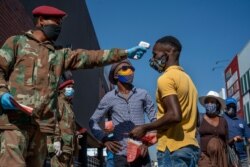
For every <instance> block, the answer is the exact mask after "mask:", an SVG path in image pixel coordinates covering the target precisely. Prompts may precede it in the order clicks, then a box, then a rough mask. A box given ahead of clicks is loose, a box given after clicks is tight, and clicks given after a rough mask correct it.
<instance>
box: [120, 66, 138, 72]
mask: <svg viewBox="0 0 250 167" xmlns="http://www.w3.org/2000/svg"><path fill="white" fill-rule="evenodd" d="M128 69H131V70H132V71H135V68H134V67H133V66H122V67H121V69H120V70H122V71H126V70H128Z"/></svg>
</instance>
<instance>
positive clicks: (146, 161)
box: [114, 154, 151, 167]
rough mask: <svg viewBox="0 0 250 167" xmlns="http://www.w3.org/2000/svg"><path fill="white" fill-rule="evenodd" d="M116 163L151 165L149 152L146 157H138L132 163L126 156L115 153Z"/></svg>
mask: <svg viewBox="0 0 250 167" xmlns="http://www.w3.org/2000/svg"><path fill="white" fill-rule="evenodd" d="M114 164H115V167H151V162H150V157H149V154H147V155H146V156H145V157H144V158H143V157H139V158H137V159H136V160H135V161H134V162H132V163H128V162H127V157H126V156H122V155H114Z"/></svg>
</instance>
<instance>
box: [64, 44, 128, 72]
mask: <svg viewBox="0 0 250 167" xmlns="http://www.w3.org/2000/svg"><path fill="white" fill-rule="evenodd" d="M64 53H65V69H70V70H74V69H79V68H93V67H100V66H104V65H108V64H112V63H114V62H118V61H120V60H123V59H126V58H127V53H126V51H125V50H123V49H111V50H83V49H77V50H71V49H68V48H67V49H64Z"/></svg>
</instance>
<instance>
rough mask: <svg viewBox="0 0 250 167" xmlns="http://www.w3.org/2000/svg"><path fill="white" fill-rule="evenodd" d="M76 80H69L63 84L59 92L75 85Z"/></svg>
mask: <svg viewBox="0 0 250 167" xmlns="http://www.w3.org/2000/svg"><path fill="white" fill-rule="evenodd" d="M74 83H75V82H74V80H67V81H65V82H63V83H62V84H61V85H60V86H59V90H62V89H64V88H65V87H66V86H68V85H71V84H74Z"/></svg>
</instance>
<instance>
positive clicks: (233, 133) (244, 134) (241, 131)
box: [224, 97, 250, 167]
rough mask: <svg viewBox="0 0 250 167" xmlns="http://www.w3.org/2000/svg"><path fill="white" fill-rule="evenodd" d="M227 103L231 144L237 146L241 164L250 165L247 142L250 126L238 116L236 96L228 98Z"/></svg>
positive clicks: (226, 112)
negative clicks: (249, 163) (249, 162)
mask: <svg viewBox="0 0 250 167" xmlns="http://www.w3.org/2000/svg"><path fill="white" fill-rule="evenodd" d="M226 105H227V108H226V110H225V114H224V118H225V119H226V120H227V123H228V130H229V132H228V135H229V145H231V146H233V147H234V148H235V151H236V153H237V155H238V157H239V159H240V162H241V166H242V167H248V158H247V151H246V145H245V142H250V128H249V127H248V125H247V124H246V122H245V121H244V120H242V119H241V118H238V117H237V114H236V112H237V101H236V100H235V99H234V98H232V97H229V98H227V99H226Z"/></svg>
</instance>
